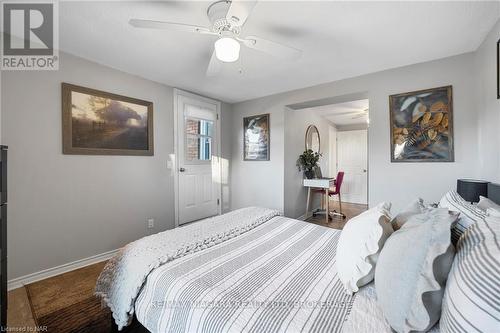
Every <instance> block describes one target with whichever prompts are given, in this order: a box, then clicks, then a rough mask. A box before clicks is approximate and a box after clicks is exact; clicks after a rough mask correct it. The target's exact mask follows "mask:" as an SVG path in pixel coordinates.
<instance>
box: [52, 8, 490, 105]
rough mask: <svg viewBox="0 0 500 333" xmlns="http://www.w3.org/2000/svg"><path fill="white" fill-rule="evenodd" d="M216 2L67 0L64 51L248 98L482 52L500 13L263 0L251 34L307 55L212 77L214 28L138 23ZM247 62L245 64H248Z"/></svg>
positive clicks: (261, 58) (200, 18)
mask: <svg viewBox="0 0 500 333" xmlns="http://www.w3.org/2000/svg"><path fill="white" fill-rule="evenodd" d="M208 5H209V2H200V1H198V2H192V1H182V2H149V1H139V2H125V1H113V2H73V1H70V2H61V3H60V9H59V11H60V15H59V16H60V48H61V49H62V50H63V51H66V52H69V53H72V54H75V55H78V56H81V57H83V58H87V59H89V60H92V61H95V62H98V63H101V64H104V65H108V66H111V67H114V68H117V69H120V70H123V71H126V72H129V73H132V74H136V75H139V76H141V77H144V78H147V79H150V80H154V81H157V82H161V83H165V84H167V85H170V86H174V87H179V88H183V89H187V90H191V91H194V92H198V93H201V94H204V95H207V96H210V97H214V98H218V99H221V100H223V101H227V102H238V101H243V100H248V99H252V98H257V97H261V96H265V95H270V94H274V93H278V92H283V91H288V90H293V89H298V88H303V87H308V86H312V85H316V84H320V83H325V82H330V81H335V80H339V79H343V78H348V77H354V76H358V75H362V74H367V73H372V72H376V71H380V70H384V69H389V68H395V67H399V66H404V65H409V64H413V63H419V62H424V61H429V60H433V59H438V58H443V57H447V56H451V55H456V54H461V53H465V52H470V51H474V50H476V49H477V47H478V46H479V45H480V43H481V42H482V40H483V39H484V37H485V36H486V34H487V32H488V31H489V30H490V29H491V28H492V26H493V25H494V24H495V22H496V21H497V19H498V18H499V16H500V15H499V14H500V3H499V2H497V1H490V2H479V1H474V2H326V1H319V2H307V1H300V2H299V1H293V2H289V1H286V2H285V1H279V2H269V1H260V2H259V3H258V4H257V5H256V6H255V9H254V11H253V13H252V14H251V16H250V18H249V19H248V21H247V23H246V25H245V26H244V29H243V33H242V35H246V34H250V35H257V36H260V37H263V38H267V39H271V40H275V41H277V42H281V43H284V44H287V45H290V46H294V47H296V48H300V49H302V50H304V53H303V56H302V58H301V59H300V60H298V61H295V62H294V61H282V60H278V59H274V58H272V57H270V56H267V55H265V54H261V53H259V52H258V51H255V50H250V49H243V48H242V52H241V57H240V59H241V61H239V62H238V63H235V64H227V65H224V69H223V72H222V73H221V74H219V75H218V76H216V77H210V78H209V77H206V76H205V71H206V68H207V64H208V61H209V59H210V55H211V53H212V47H213V42H214V41H215V40H214V37H213V36H206V35H198V34H191V33H183V32H176V31H165V30H163V31H155V30H144V29H135V28H133V27H131V26H130V25H129V24H128V20H129V19H130V18H144V19H154V20H165V21H174V22H183V23H188V24H195V25H203V26H208V23H209V22H208V19H207V17H206V14H205V13H206V8H207V6H208ZM240 67H241V68H243V73H242V74H240V73H239V72H238V69H239V68H240Z"/></svg>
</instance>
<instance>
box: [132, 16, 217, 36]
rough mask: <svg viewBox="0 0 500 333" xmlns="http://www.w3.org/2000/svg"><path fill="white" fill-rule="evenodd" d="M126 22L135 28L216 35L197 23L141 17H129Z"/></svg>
mask: <svg viewBox="0 0 500 333" xmlns="http://www.w3.org/2000/svg"><path fill="white" fill-rule="evenodd" d="M128 23H129V24H130V25H131V26H133V27H136V28H145V29H163V30H174V31H182V32H197V33H200V34H209V35H217V34H216V33H214V32H212V31H210V29H209V28H205V27H199V26H197V25H190V24H184V23H174V22H163V21H152V20H141V19H130V20H129V21H128Z"/></svg>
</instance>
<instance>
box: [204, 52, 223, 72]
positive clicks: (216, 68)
mask: <svg viewBox="0 0 500 333" xmlns="http://www.w3.org/2000/svg"><path fill="white" fill-rule="evenodd" d="M221 69H222V62H221V61H220V60H219V59H217V57H216V55H215V50H214V52H213V53H212V57H210V62H209V63H208V68H207V76H215V75H217V74H218V73H219V72H220V71H221Z"/></svg>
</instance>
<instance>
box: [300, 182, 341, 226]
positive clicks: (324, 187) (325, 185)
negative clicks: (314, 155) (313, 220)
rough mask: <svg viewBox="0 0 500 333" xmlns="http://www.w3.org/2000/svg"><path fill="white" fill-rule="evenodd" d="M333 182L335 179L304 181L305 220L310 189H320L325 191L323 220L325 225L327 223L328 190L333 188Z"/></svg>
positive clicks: (328, 210) (328, 211)
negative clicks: (305, 193)
mask: <svg viewBox="0 0 500 333" xmlns="http://www.w3.org/2000/svg"><path fill="white" fill-rule="evenodd" d="M334 182H335V178H313V179H304V186H305V187H307V203H306V213H305V215H304V217H305V218H307V215H308V214H309V202H310V201H311V189H313V188H316V189H322V190H324V191H325V209H326V210H325V218H326V223H328V217H329V215H330V207H329V202H330V197H329V195H328V194H329V191H330V188H331V187H333V185H334Z"/></svg>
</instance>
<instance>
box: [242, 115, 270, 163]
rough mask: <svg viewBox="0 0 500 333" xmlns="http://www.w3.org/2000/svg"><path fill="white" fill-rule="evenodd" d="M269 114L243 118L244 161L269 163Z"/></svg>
mask: <svg viewBox="0 0 500 333" xmlns="http://www.w3.org/2000/svg"><path fill="white" fill-rule="evenodd" d="M269 146H270V135H269V113H267V114H260V115H256V116H251V117H245V118H243V160H245V161H269Z"/></svg>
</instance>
